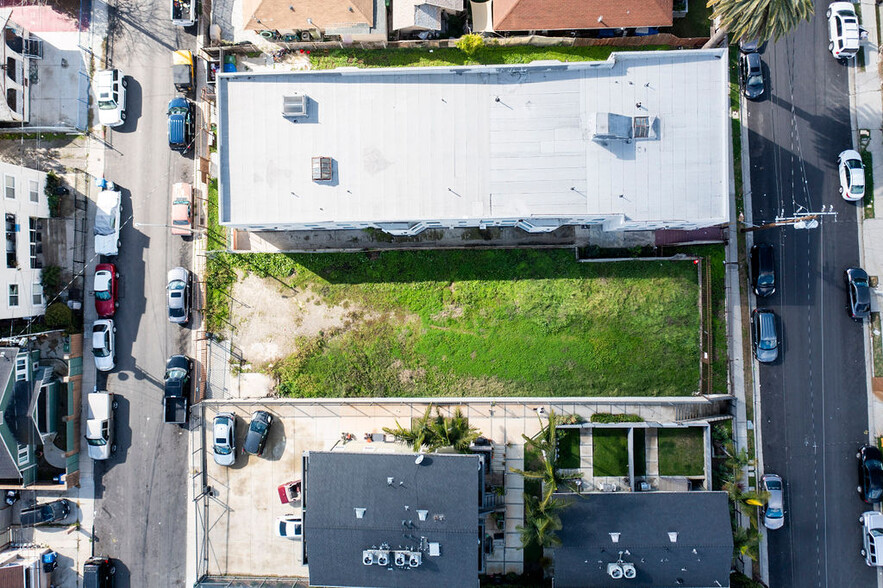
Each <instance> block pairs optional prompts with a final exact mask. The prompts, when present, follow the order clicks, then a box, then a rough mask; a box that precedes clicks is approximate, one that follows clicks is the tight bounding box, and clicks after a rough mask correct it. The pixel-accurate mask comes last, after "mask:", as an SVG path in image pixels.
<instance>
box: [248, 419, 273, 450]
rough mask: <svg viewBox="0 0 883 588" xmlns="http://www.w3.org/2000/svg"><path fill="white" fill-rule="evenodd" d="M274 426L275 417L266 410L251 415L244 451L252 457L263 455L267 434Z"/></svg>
mask: <svg viewBox="0 0 883 588" xmlns="http://www.w3.org/2000/svg"><path fill="white" fill-rule="evenodd" d="M272 424H273V415H271V414H270V413H269V412H267V411H265V410H258V411H255V413H254V414H253V415H251V424H250V425H248V433H246V435H245V443H243V444H242V450H243V451H244V452H245V453H250V454H251V455H261V454H262V453H263V452H264V444H266V442H267V433H269V432H270V425H272Z"/></svg>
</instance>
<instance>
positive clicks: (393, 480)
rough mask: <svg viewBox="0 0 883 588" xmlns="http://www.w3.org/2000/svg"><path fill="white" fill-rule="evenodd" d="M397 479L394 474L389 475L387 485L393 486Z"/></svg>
mask: <svg viewBox="0 0 883 588" xmlns="http://www.w3.org/2000/svg"><path fill="white" fill-rule="evenodd" d="M395 481H396V479H395V478H393V477H392V476H390V477H388V478H387V479H386V485H387V486H392V484H393V482H395Z"/></svg>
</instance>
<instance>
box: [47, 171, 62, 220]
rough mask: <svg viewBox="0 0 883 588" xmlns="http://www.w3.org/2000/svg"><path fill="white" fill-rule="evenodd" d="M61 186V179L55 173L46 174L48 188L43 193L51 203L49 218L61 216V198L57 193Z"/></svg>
mask: <svg viewBox="0 0 883 588" xmlns="http://www.w3.org/2000/svg"><path fill="white" fill-rule="evenodd" d="M60 186H61V178H59V177H58V174H56V173H55V172H52V171H51V172H49V173H47V174H46V187H45V188H44V189H43V193H44V194H45V195H46V200H47V201H48V203H49V216H51V217H53V218H55V217H57V216H59V215H60V214H61V196H60V195H59V194H58V193H56V189H57V188H59V187H60Z"/></svg>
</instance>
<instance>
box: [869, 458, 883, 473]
mask: <svg viewBox="0 0 883 588" xmlns="http://www.w3.org/2000/svg"><path fill="white" fill-rule="evenodd" d="M865 467H867V468H868V471H869V472H873V471H875V470H876V471H880V470H883V463H881V462H880V460H879V459H869V460H868V461H866V462H865Z"/></svg>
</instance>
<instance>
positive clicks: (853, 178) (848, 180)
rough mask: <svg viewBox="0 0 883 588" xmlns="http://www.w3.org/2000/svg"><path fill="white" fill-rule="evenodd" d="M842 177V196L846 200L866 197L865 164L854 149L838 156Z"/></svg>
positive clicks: (839, 170) (838, 167)
mask: <svg viewBox="0 0 883 588" xmlns="http://www.w3.org/2000/svg"><path fill="white" fill-rule="evenodd" d="M837 171H838V172H839V174H838V175H839V176H840V195H841V196H843V198H844V200H851V201H856V200H861V199H862V198H864V197H865V164H864V163H862V156H861V155H860V154H859V152H858V151H855V150H854V149H847V150H846V151H843V152H841V153H840V155H838V156H837Z"/></svg>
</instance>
